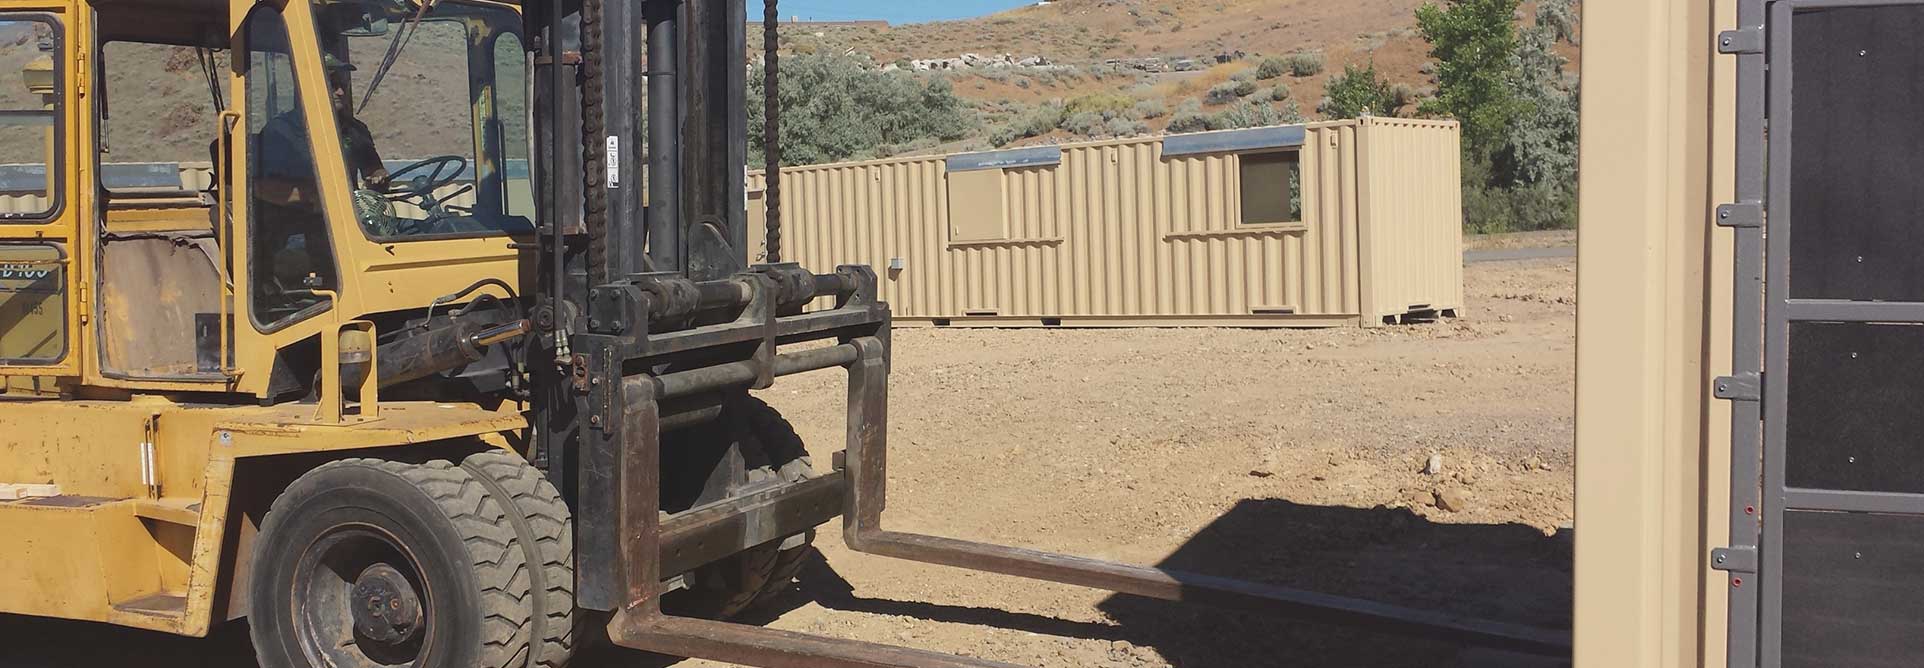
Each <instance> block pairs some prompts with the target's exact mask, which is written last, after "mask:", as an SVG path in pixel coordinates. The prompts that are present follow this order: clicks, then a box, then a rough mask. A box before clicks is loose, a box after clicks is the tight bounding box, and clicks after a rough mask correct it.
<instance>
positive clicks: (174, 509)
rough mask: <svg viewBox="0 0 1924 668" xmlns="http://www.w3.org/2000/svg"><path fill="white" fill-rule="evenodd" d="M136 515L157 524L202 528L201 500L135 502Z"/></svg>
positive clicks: (169, 499)
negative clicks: (164, 523)
mask: <svg viewBox="0 0 1924 668" xmlns="http://www.w3.org/2000/svg"><path fill="white" fill-rule="evenodd" d="M134 515H136V516H139V517H144V518H147V519H150V520H154V521H157V522H167V523H169V524H179V525H181V526H188V527H197V526H200V499H186V498H160V499H141V500H139V501H135V502H134Z"/></svg>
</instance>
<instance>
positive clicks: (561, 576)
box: [461, 449, 575, 668]
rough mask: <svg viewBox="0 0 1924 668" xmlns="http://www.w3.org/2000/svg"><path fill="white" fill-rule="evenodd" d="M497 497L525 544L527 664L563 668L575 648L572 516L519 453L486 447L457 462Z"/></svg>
mask: <svg viewBox="0 0 1924 668" xmlns="http://www.w3.org/2000/svg"><path fill="white" fill-rule="evenodd" d="M461 468H464V469H467V470H468V472H469V473H471V474H473V475H474V477H475V478H477V479H478V480H480V481H481V483H482V484H483V485H487V486H489V487H490V488H491V490H490V491H491V492H492V493H493V494H494V495H495V497H496V498H497V500H500V501H502V502H503V504H504V505H505V506H507V510H508V512H509V513H510V514H511V518H510V519H511V520H512V521H511V523H512V524H514V525H515V531H516V533H517V534H518V535H519V538H520V539H521V544H522V546H523V547H524V548H526V553H527V554H526V557H527V560H528V563H530V564H532V565H533V569H532V570H531V571H530V573H531V575H532V577H531V588H532V589H533V590H534V595H535V596H534V614H533V618H532V628H531V630H530V632H529V637H530V638H532V639H533V643H534V645H533V648H532V649H533V651H532V652H531V653H530V654H529V660H528V664H527V665H528V666H529V668H563V667H565V666H567V665H568V661H569V659H571V658H572V657H573V656H574V651H575V592H574V588H575V555H574V544H575V541H574V518H573V516H572V514H571V513H570V512H569V511H568V505H567V503H565V502H563V501H562V499H561V492H560V491H558V490H556V489H555V486H554V485H553V484H552V483H550V482H548V478H547V476H544V475H542V474H541V471H540V470H539V469H536V468H535V467H534V465H532V464H530V463H528V460H526V459H524V458H522V457H521V456H520V455H518V454H515V453H513V452H508V451H505V450H493V449H490V450H487V451H484V452H478V453H475V454H472V455H469V456H468V457H467V458H466V459H463V460H462V461H461Z"/></svg>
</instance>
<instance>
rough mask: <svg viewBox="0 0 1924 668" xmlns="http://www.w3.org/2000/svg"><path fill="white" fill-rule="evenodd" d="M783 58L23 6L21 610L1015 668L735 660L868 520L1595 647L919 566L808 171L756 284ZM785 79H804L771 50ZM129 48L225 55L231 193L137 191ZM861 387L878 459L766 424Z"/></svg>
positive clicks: (265, 654)
mask: <svg viewBox="0 0 1924 668" xmlns="http://www.w3.org/2000/svg"><path fill="white" fill-rule="evenodd" d="M765 13H766V14H767V15H768V16H769V17H774V16H777V15H778V13H777V12H776V11H774V7H773V3H772V2H770V3H769V7H768V8H767V11H766V12H765ZM747 24H748V22H747V16H746V8H745V6H744V4H743V0H716V1H713V2H710V1H707V0H700V1H696V0H686V1H684V0H531V1H530V2H529V3H526V4H522V5H515V4H505V3H500V2H491V1H488V0H439V1H432V0H259V1H251V0H250V1H246V2H242V1H239V0H93V1H91V2H88V1H86V0H0V67H18V68H19V70H18V71H20V72H22V76H23V80H22V81H21V83H22V84H23V85H21V86H19V87H17V88H15V87H4V86H0V89H4V90H0V107H4V108H0V151H5V152H6V154H5V155H4V156H0V388H4V392H0V534H4V535H6V536H8V539H7V544H6V545H5V549H0V572H4V573H6V574H7V576H6V578H5V579H4V581H0V613H10V614H24V615H37V616H46V617H57V618H66V619H76V620H89V621H98V622H106V623H112V624H118V625H123V626H130V627H138V628H143V629H152V630H157V631H164V632H167V633H174V634H180V635H187V636H202V635H205V634H206V633H207V632H208V631H209V629H210V628H211V627H212V626H214V625H215V624H219V623H222V622H226V621H231V620H240V619H246V620H247V622H248V624H249V628H250V631H251V633H252V637H253V641H254V645H255V649H256V652H257V654H258V657H259V659H260V662H261V664H262V665H263V666H268V667H271V668H281V667H295V666H300V667H309V666H312V667H323V666H336V667H365V666H398V665H411V666H422V667H461V668H468V667H481V668H508V667H510V666H513V667H520V666H545V667H558V666H562V665H565V664H567V663H568V661H569V659H570V657H571V655H572V654H573V651H574V648H575V647H576V646H577V645H579V644H581V643H582V642H584V641H586V640H587V639H589V638H600V637H603V636H605V637H606V638H608V639H610V640H612V641H613V642H615V643H617V644H620V645H623V646H627V647H633V648H638V649H644V650H650V651H656V652H661V653H664V654H670V655H676V656H685V657H705V658H712V659H717V660H722V661H728V662H734V663H740V664H746V665H755V666H808V667H820V666H903V667H941V666H997V665H1004V664H999V663H995V662H992V661H987V660H982V659H973V658H963V657H955V656H948V655H943V654H936V653H930V652H923V651H917V650H910V649H904V648H897V647H888V646H882V645H874V644H866V643H858V642H850V641H842V640H834V639H828V638H820V637H814V636H807V635H801V634H795V633H788V632H780V631H775V630H770V629H764V628H759V627H752V626H744V625H739V624H733V623H730V622H727V621H726V620H727V619H729V618H730V617H732V616H733V615H735V614H736V613H738V612H741V611H742V610H744V609H747V608H749V607H751V606H753V605H755V604H756V603H757V602H758V601H760V600H763V599H765V598H766V597H768V596H769V595H770V594H771V592H775V591H778V590H780V589H781V588H783V587H785V586H786V585H787V584H788V583H789V582H790V580H791V579H792V577H793V575H794V573H795V571H796V569H797V568H798V567H799V565H800V564H801V562H802V560H803V558H804V557H805V556H806V555H807V554H808V553H809V550H810V547H809V542H810V540H811V539H812V536H813V534H812V531H813V529H814V528H815V527H817V526H819V525H821V524H823V523H825V522H828V521H830V520H832V519H834V518H835V517H838V516H839V517H841V518H842V522H843V531H842V533H843V536H844V538H845V540H846V542H847V543H848V545H849V546H850V547H851V548H852V549H854V550H857V551H862V552H868V553H874V554H880V555H887V556H892V557H898V558H903V559H911V560H918V561H924V562H931V563H938V564H947V565H952V566H958V567H963V568H970V569H976V570H983V571H992V572H998V573H1004V574H1008V575H1013V576H1019V577H1028V578H1037V579H1044V580H1052V581H1057V582H1065V583H1071V584H1078V585H1084V586H1091V587H1099V588H1105V589H1111V590H1114V591H1119V592H1124V593H1130V594H1135V595H1141V596H1148V597H1156V598H1164V599H1171V600H1193V601H1200V602H1205V603H1212V604H1220V605H1227V606H1234V607H1241V608H1246V609H1250V610H1255V611H1265V612H1278V613H1284V614H1289V615H1297V616H1301V617H1305V618H1310V619H1318V620H1326V621H1335V622H1343V623H1356V624H1365V625H1374V626H1378V627H1381V628H1384V629H1386V630H1389V631H1396V632H1408V633H1418V634H1425V635H1432V636H1439V637H1446V638H1454V639H1459V640H1461V641H1463V642H1466V643H1477V644H1490V645H1498V646H1504V647H1510V648H1517V649H1522V650H1526V651H1535V652H1547V653H1552V654H1555V653H1563V652H1567V651H1568V634H1567V632H1563V631H1546V630H1540V629H1532V628H1524V627H1518V626H1513V625H1506V624H1499V623H1493V622H1487V621H1479V620H1474V619H1463V618H1458V617H1455V616H1451V615H1446V614H1440V613H1433V612H1425V611H1419V610H1411V609H1406V608H1401V607H1397V606H1393V605H1386V604H1380V603H1373V602H1367V601H1358V600H1352V599H1346V598H1341V597H1335V596H1328V595H1322V594H1316V593H1311V592H1303V591H1297V590H1291V589H1285V588H1279V587H1272V586H1266V585H1258V584H1251V583H1244V582H1237V581H1231V580H1225V579H1220V578H1213V577H1208V576H1201V575H1194V574H1187V573H1180V572H1174V571H1167V570H1162V569H1154V568H1143V567H1136V566H1125V565H1120V564H1112V563H1106V562H1100V561H1093V560H1087V559H1080V558H1075V557H1067V556H1062V555H1054V554H1047V553H1042V552H1035V551H1030V550H1022V549H1015V548H1008V547H1001V546H993V545H983V544H978V543H969V542H964V541H957V540H951V539H945V538H938V537H932V536H923V535H915V534H906V533H899V532H894V531H888V530H885V529H884V528H882V524H881V516H882V511H883V507H884V493H885V474H886V468H887V467H886V439H887V433H888V429H887V426H888V422H887V407H888V404H887V386H886V383H887V378H888V371H889V310H888V307H887V305H886V304H884V303H882V302H881V301H879V300H878V299H877V291H876V277H875V274H874V272H873V271H871V270H870V269H869V268H868V267H865V266H843V267H836V268H834V269H833V270H832V271H830V272H827V273H814V272H813V271H810V270H809V269H806V268H803V267H800V266H797V265H794V264H788V263H782V262H781V261H780V257H781V234H780V226H779V215H780V214H779V211H780V206H779V201H780V198H779V192H780V185H779V183H780V181H779V173H778V171H777V172H776V173H771V175H770V179H769V183H768V188H769V194H768V200H767V201H768V207H767V208H768V211H769V214H768V220H767V221H766V223H765V224H766V230H765V231H764V232H763V234H762V235H760V236H761V237H763V238H764V239H765V242H764V243H765V249H763V250H764V251H765V253H766V258H767V262H766V263H764V264H756V265H752V266H751V265H750V264H749V263H748V261H747V258H748V257H749V256H750V255H751V253H750V252H749V250H748V249H747V248H746V247H745V246H746V244H745V240H746V239H749V238H750V235H749V233H748V225H749V221H748V220H747V219H746V218H747V217H746V213H745V211H744V206H743V202H744V199H743V193H744V178H745V177H744V170H743V165H744V163H745V161H746V151H747V141H746V118H745V116H746V115H745V113H744V112H745V109H746V105H747V104H748V103H749V101H748V100H746V99H745V95H746V93H745V89H746V87H745V85H744V84H745V81H744V77H745V76H746V72H747V71H748V68H747V67H746V64H747V63H746V59H747V53H748V52H749V44H748V38H747V33H748V31H747ZM763 42H764V44H763V48H764V49H766V53H765V56H764V57H765V58H767V60H768V63H769V67H768V68H767V70H768V72H769V76H770V77H771V78H772V77H773V76H774V72H775V71H776V70H777V69H778V67H779V64H778V60H777V55H778V54H776V53H775V50H774V43H775V40H774V25H773V22H772V18H771V19H770V23H769V24H768V25H766V26H765V27H764V40H763ZM120 45H135V46H138V45H152V46H156V47H165V48H166V49H169V50H170V51H169V53H175V54H189V56H190V57H188V58H185V59H182V60H179V61H178V62H176V61H175V60H173V59H171V58H170V59H168V60H167V63H166V64H167V65H168V66H169V67H174V66H176V65H178V68H177V69H178V70H180V71H197V72H198V74H199V75H200V76H201V78H203V79H204V80H205V84H206V85H205V89H206V90H205V91H204V92H203V93H200V94H202V95H204V96H205V97H206V100H207V101H206V102H205V105H204V106H202V107H200V108H202V109H204V111H205V113H204V114H202V115H200V116H197V117H190V118H189V119H188V122H187V124H186V125H187V126H188V127H191V128H194V129H196V130H197V131H200V132H201V133H202V134H201V135H200V136H202V137H204V140H205V146H206V148H205V149H204V151H205V155H206V158H207V159H206V162H205V163H204V164H201V165H189V164H186V163H180V164H140V163H128V162H116V161H115V160H113V159H110V158H109V157H104V156H103V153H105V152H107V151H109V146H108V145H107V140H106V137H108V134H107V128H108V127H109V126H110V124H112V123H115V122H126V121H127V120H128V119H129V118H130V117H134V116H139V115H142V114H145V113H147V112H146V111H143V110H146V109H152V107H143V106H142V105H141V102H142V100H131V99H110V97H111V96H109V95H106V94H105V93H106V89H107V85H106V84H107V83H108V82H109V81H110V79H111V78H112V76H113V73H115V72H116V71H119V70H117V69H116V68H117V67H120V66H122V65H123V63H129V62H133V61H135V60H138V59H139V58H141V57H142V56H141V55H140V54H141V53H143V52H142V51H140V50H139V49H137V48H133V47H123V46H120ZM644 63H645V67H644ZM767 88H768V89H769V90H773V89H774V87H773V86H768V87H767ZM169 91H173V92H175V93H179V92H180V91H178V90H176V89H173V88H166V87H160V86H155V87H154V88H153V92H151V93H147V94H148V95H154V96H161V95H165V94H168V93H169ZM449 91H453V93H452V94H453V95H454V96H455V100H456V102H455V104H454V105H453V108H449V106H448V105H439V104H436V103H434V100H437V99H441V98H444V97H445V96H447V95H448V94H449ZM137 97H138V96H137ZM760 102H761V103H762V104H765V105H768V107H769V112H770V113H769V114H768V118H769V119H770V123H769V127H768V129H767V131H768V133H769V135H768V136H769V138H771V139H772V138H773V137H774V136H775V132H776V125H777V124H778V122H779V115H778V114H777V113H775V112H776V111H777V110H775V109H773V106H774V105H773V101H772V100H762V101H760ZM644 109H645V112H644V111H643V110H644ZM116 112H118V114H116ZM644 114H645V116H644ZM116 119H120V120H118V121H117V120H116ZM409 128H412V130H409ZM197 141H198V140H197ZM767 145H768V147H769V151H770V155H768V156H767V162H768V164H771V165H778V164H780V159H779V153H778V146H777V145H776V142H773V141H769V142H767ZM109 155H111V154H109ZM644 164H645V168H644ZM644 194H645V197H644ZM644 202H646V206H644ZM826 369H843V370H845V372H846V373H847V377H848V385H847V387H848V423H847V424H848V429H847V439H846V442H845V443H844V444H843V445H842V448H843V449H842V451H841V452H836V453H834V454H833V459H832V463H831V465H830V466H827V467H823V468H824V469H826V470H825V471H818V470H817V467H816V466H815V463H814V461H813V460H812V459H811V458H810V457H809V454H808V451H807V450H806V449H805V448H804V447H803V444H802V442H801V440H800V439H799V438H798V437H797V436H796V433H795V431H794V430H793V429H792V428H791V427H790V426H789V424H788V423H787V422H785V421H784V420H783V419H782V417H781V416H780V415H779V414H777V413H776V412H775V411H774V410H773V409H771V408H770V407H769V406H767V405H765V404H762V403H760V402H759V401H757V400H756V399H754V398H753V397H752V396H750V394H749V391H750V390H753V389H761V388H767V387H769V386H770V385H771V384H772V383H774V382H775V379H776V378H778V377H781V376H786V375H791V374H797V373H804V372H810V371H818V370H826ZM825 463H828V462H825Z"/></svg>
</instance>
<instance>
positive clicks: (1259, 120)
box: [1209, 101, 1285, 130]
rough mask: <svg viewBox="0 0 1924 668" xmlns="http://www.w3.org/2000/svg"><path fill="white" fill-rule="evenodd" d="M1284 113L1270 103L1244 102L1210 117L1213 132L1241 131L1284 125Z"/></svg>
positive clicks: (1210, 126) (1210, 127)
mask: <svg viewBox="0 0 1924 668" xmlns="http://www.w3.org/2000/svg"><path fill="white" fill-rule="evenodd" d="M1284 122H1285V121H1284V120H1283V114H1282V112H1280V111H1278V110H1277V109H1276V108H1275V107H1273V106H1270V105H1269V104H1268V103H1264V102H1256V101H1244V102H1242V103H1240V104H1237V105H1235V106H1232V107H1230V108H1228V109H1224V110H1222V111H1219V112H1216V115H1214V116H1210V117H1209V129H1211V130H1239V129H1242V128H1254V127H1261V126H1265V125H1282V124H1283V123H1284Z"/></svg>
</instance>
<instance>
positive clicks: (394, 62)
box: [318, 0, 534, 240]
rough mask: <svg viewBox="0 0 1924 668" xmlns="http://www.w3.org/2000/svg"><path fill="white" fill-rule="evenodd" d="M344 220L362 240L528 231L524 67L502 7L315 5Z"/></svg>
mask: <svg viewBox="0 0 1924 668" xmlns="http://www.w3.org/2000/svg"><path fill="white" fill-rule="evenodd" d="M318 23H319V25H320V29H321V33H322V34H321V42H322V46H323V48H324V50H325V53H324V55H323V58H322V62H323V65H324V66H325V69H326V70H327V79H328V82H327V84H328V92H329V96H330V98H331V102H332V104H333V107H334V119H335V123H336V126H337V129H338V130H339V133H340V134H339V136H340V138H341V153H342V157H343V159H344V162H345V163H346V165H347V172H348V173H347V178H348V182H349V183H350V184H351V186H352V188H353V192H354V202H353V205H354V214H355V218H356V219H358V220H359V221H360V224H361V226H362V228H363V229H364V230H365V231H366V233H367V234H368V236H369V237H371V238H374V239H377V240H405V239H410V238H421V237H444V236H472V235H488V234H504V233H517V232H524V231H529V230H531V229H532V225H531V223H530V217H531V216H532V214H533V209H534V201H533V192H532V182H531V180H530V178H529V172H528V159H527V158H528V104H527V86H528V83H527V82H528V64H527V52H526V51H525V50H524V49H523V48H522V42H521V38H520V35H519V31H520V29H521V18H520V16H518V15H517V14H515V13H514V12H513V11H512V10H509V9H507V8H505V7H499V6H489V5H481V4H465V3H461V2H455V1H452V0H444V1H442V2H435V3H433V4H431V5H430V6H428V7H426V8H425V9H424V8H423V7H422V6H421V5H417V4H413V3H412V2H409V1H408V0H369V1H359V2H335V3H328V4H324V5H320V11H319V21H318Z"/></svg>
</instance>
